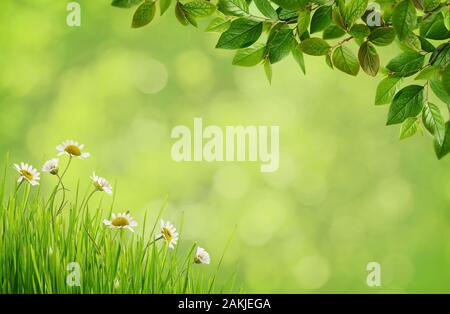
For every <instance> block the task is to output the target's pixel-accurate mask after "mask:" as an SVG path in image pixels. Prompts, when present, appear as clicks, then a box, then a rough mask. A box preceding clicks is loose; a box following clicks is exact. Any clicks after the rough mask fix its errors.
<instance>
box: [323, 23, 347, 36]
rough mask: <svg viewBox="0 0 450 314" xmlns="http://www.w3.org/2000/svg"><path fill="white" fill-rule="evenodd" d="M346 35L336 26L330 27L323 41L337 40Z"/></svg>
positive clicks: (324, 34)
mask: <svg viewBox="0 0 450 314" xmlns="http://www.w3.org/2000/svg"><path fill="white" fill-rule="evenodd" d="M344 35H345V31H344V30H343V29H342V28H340V27H339V26H336V25H330V26H328V27H327V28H326V29H325V30H324V31H323V34H322V38H323V39H336V38H339V37H342V36H344Z"/></svg>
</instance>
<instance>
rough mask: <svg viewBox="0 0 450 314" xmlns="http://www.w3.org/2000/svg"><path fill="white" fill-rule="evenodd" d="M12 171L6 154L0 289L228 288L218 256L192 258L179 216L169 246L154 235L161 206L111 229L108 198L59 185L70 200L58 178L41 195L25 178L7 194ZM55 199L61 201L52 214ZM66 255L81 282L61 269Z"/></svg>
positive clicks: (167, 290)
mask: <svg viewBox="0 0 450 314" xmlns="http://www.w3.org/2000/svg"><path fill="white" fill-rule="evenodd" d="M11 171H13V170H11V164H9V162H8V158H7V162H6V166H5V169H4V173H3V178H2V179H1V181H0V182H1V183H0V184H1V185H0V204H1V206H0V248H1V255H0V293H212V292H216V293H221V292H231V291H233V290H234V280H233V278H231V279H227V280H225V282H226V284H224V285H221V286H218V285H217V284H216V276H217V274H218V272H219V269H220V265H221V262H222V258H223V256H222V258H219V257H217V258H216V259H215V260H216V263H215V265H214V264H211V265H197V264H195V263H193V257H194V254H195V250H196V247H197V244H196V243H186V242H185V241H182V239H181V235H182V234H181V231H182V228H183V225H182V220H183V218H182V217H181V218H180V220H181V221H180V222H179V225H178V231H179V232H180V239H179V243H178V244H177V245H176V246H175V248H174V249H173V250H172V249H169V248H168V245H167V243H166V242H165V241H164V239H160V240H158V238H157V237H156V234H157V233H158V232H159V228H160V226H159V219H160V217H161V215H162V214H163V210H164V207H165V206H164V205H163V206H162V207H161V208H160V209H158V208H156V209H153V210H154V211H155V214H156V212H157V218H156V220H155V221H152V222H149V221H147V214H146V215H145V218H144V221H143V222H142V223H141V222H139V226H138V228H137V229H136V232H135V233H132V232H130V231H129V230H126V229H110V228H107V227H106V226H104V225H103V223H102V221H103V219H105V218H108V219H109V218H110V217H111V213H112V212H114V211H113V210H114V200H113V201H112V204H111V205H108V206H107V207H106V206H103V205H101V203H100V204H99V205H97V206H94V205H92V204H93V203H95V201H94V200H95V199H96V198H92V199H90V198H89V195H90V194H89V191H90V190H88V192H87V193H80V184H78V185H77V186H76V188H74V189H73V190H71V192H70V193H65V191H64V193H65V194H68V195H70V196H71V197H73V199H71V200H70V201H64V200H63V195H62V194H63V191H62V188H61V185H58V187H56V188H54V189H53V192H52V193H51V194H50V195H49V196H47V197H45V196H44V195H42V193H41V188H40V186H38V187H32V186H31V185H29V184H28V183H27V182H24V183H23V184H21V185H20V186H19V188H17V187H18V185H17V184H16V185H15V188H14V189H11V191H10V192H9V193H7V192H6V190H9V189H7V185H8V183H7V182H9V179H8V180H7V173H8V172H11ZM42 175H44V174H42ZM14 180H15V181H16V180H17V178H14ZM15 181H14V182H15ZM56 181H57V180H56ZM55 185H56V183H55ZM66 188H67V187H66ZM98 193H102V192H98ZM81 194H84V195H81ZM114 195H115V194H114ZM64 197H65V196H64ZM61 202H64V203H65V205H64V207H63V208H62V211H61V213H60V214H57V212H58V210H59V209H60V204H61ZM97 202H98V201H97ZM158 210H159V212H158ZM227 246H228V244H227ZM181 251H184V254H181ZM225 251H226V249H225ZM225 251H224V253H223V254H225ZM213 259H214V257H213ZM71 262H76V263H78V265H79V267H80V268H79V270H80V275H81V276H80V286H71V285H69V284H67V282H66V280H67V278H68V276H72V275H73V274H74V273H73V270H74V269H73V268H69V269H68V266H70V264H69V263H71ZM117 283H118V284H117ZM234 292H235V291H234Z"/></svg>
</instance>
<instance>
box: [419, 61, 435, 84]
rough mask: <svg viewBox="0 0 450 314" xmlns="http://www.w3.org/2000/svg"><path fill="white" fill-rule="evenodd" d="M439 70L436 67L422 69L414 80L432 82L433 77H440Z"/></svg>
mask: <svg viewBox="0 0 450 314" xmlns="http://www.w3.org/2000/svg"><path fill="white" fill-rule="evenodd" d="M438 72H439V68H438V67H435V66H434V65H430V66H427V67H425V68H423V69H422V71H420V72H419V74H417V76H416V77H415V78H414V80H416V81H417V80H425V81H428V80H431V79H432V78H433V77H435V76H436V75H438Z"/></svg>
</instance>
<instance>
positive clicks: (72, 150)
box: [64, 145, 81, 156]
mask: <svg viewBox="0 0 450 314" xmlns="http://www.w3.org/2000/svg"><path fill="white" fill-rule="evenodd" d="M64 150H65V151H66V152H67V153H69V154H70V155H72V156H81V150H80V148H79V147H78V146H75V145H67V146H66V148H64Z"/></svg>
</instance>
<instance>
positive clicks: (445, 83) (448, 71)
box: [442, 63, 450, 97]
mask: <svg viewBox="0 0 450 314" xmlns="http://www.w3.org/2000/svg"><path fill="white" fill-rule="evenodd" d="M442 87H443V88H444V90H445V91H446V92H447V95H448V96H449V97H450V63H449V64H447V66H446V67H445V69H444V71H443V72H442Z"/></svg>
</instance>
